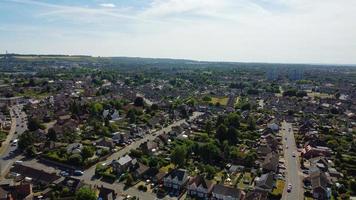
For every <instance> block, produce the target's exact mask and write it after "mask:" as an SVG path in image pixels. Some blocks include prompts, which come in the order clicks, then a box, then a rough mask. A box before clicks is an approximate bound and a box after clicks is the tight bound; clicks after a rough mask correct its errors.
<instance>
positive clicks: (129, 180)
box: [125, 174, 134, 186]
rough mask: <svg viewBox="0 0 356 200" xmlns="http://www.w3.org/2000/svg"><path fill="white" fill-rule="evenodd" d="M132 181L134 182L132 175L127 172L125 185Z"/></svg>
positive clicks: (130, 183) (129, 184)
mask: <svg viewBox="0 0 356 200" xmlns="http://www.w3.org/2000/svg"><path fill="white" fill-rule="evenodd" d="M133 182H134V179H133V177H132V175H131V174H128V175H127V177H126V182H125V185H126V186H131V185H132V183H133Z"/></svg>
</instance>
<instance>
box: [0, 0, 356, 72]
mask: <svg viewBox="0 0 356 200" xmlns="http://www.w3.org/2000/svg"><path fill="white" fill-rule="evenodd" d="M355 8H356V2H355V1H352V0H340V1H333V0H323V1H322V0H316V1H308V0H276V1H269V0H253V1H248V0H181V1H179V0H165V1H163V0H147V1H146V0H131V1H128V0H90V1H86V0H78V1H75V2H73V1H69V0H60V1H55V2H53V1H50V0H4V1H1V2H0V11H1V12H0V31H1V33H0V36H1V37H0V43H1V44H2V45H1V47H0V51H2V52H5V51H6V50H8V51H10V52H18V53H19V54H48V52H52V53H53V54H65V55H71V54H74V55H77V54H78V55H92V56H100V57H115V56H116V55H121V56H122V57H143V58H170V59H189V60H198V61H199V60H200V61H209V62H253V63H291V64H292V63H293V64H331V65H333V64H340V65H354V64H353V63H355V64H356V57H355V56H354V53H355V52H356V45H355V44H356V29H355V28H354V25H353V24H354V22H353V19H355V18H356V13H355V12H354V10H355Z"/></svg>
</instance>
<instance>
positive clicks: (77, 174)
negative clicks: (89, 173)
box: [73, 170, 84, 176]
mask: <svg viewBox="0 0 356 200" xmlns="http://www.w3.org/2000/svg"><path fill="white" fill-rule="evenodd" d="M73 174H74V176H82V175H83V174H84V172H83V171H81V170H74V173H73Z"/></svg>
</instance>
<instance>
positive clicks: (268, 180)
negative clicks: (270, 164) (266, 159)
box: [255, 172, 274, 192]
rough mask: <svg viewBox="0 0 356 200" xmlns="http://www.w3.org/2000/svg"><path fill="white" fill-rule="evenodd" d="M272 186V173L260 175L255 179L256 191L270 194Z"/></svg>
mask: <svg viewBox="0 0 356 200" xmlns="http://www.w3.org/2000/svg"><path fill="white" fill-rule="evenodd" d="M273 185H274V172H269V173H266V174H262V175H261V177H258V178H256V185H255V186H256V190H260V191H266V192H271V191H272V189H273Z"/></svg>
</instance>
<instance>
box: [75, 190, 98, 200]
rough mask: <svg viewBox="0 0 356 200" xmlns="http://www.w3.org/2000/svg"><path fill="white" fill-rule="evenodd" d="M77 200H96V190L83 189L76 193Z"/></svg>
mask: <svg viewBox="0 0 356 200" xmlns="http://www.w3.org/2000/svg"><path fill="white" fill-rule="evenodd" d="M75 199H76V200H96V199H97V196H96V194H95V191H94V190H91V189H90V188H88V187H82V188H80V189H79V190H78V191H77V192H76V193H75Z"/></svg>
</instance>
